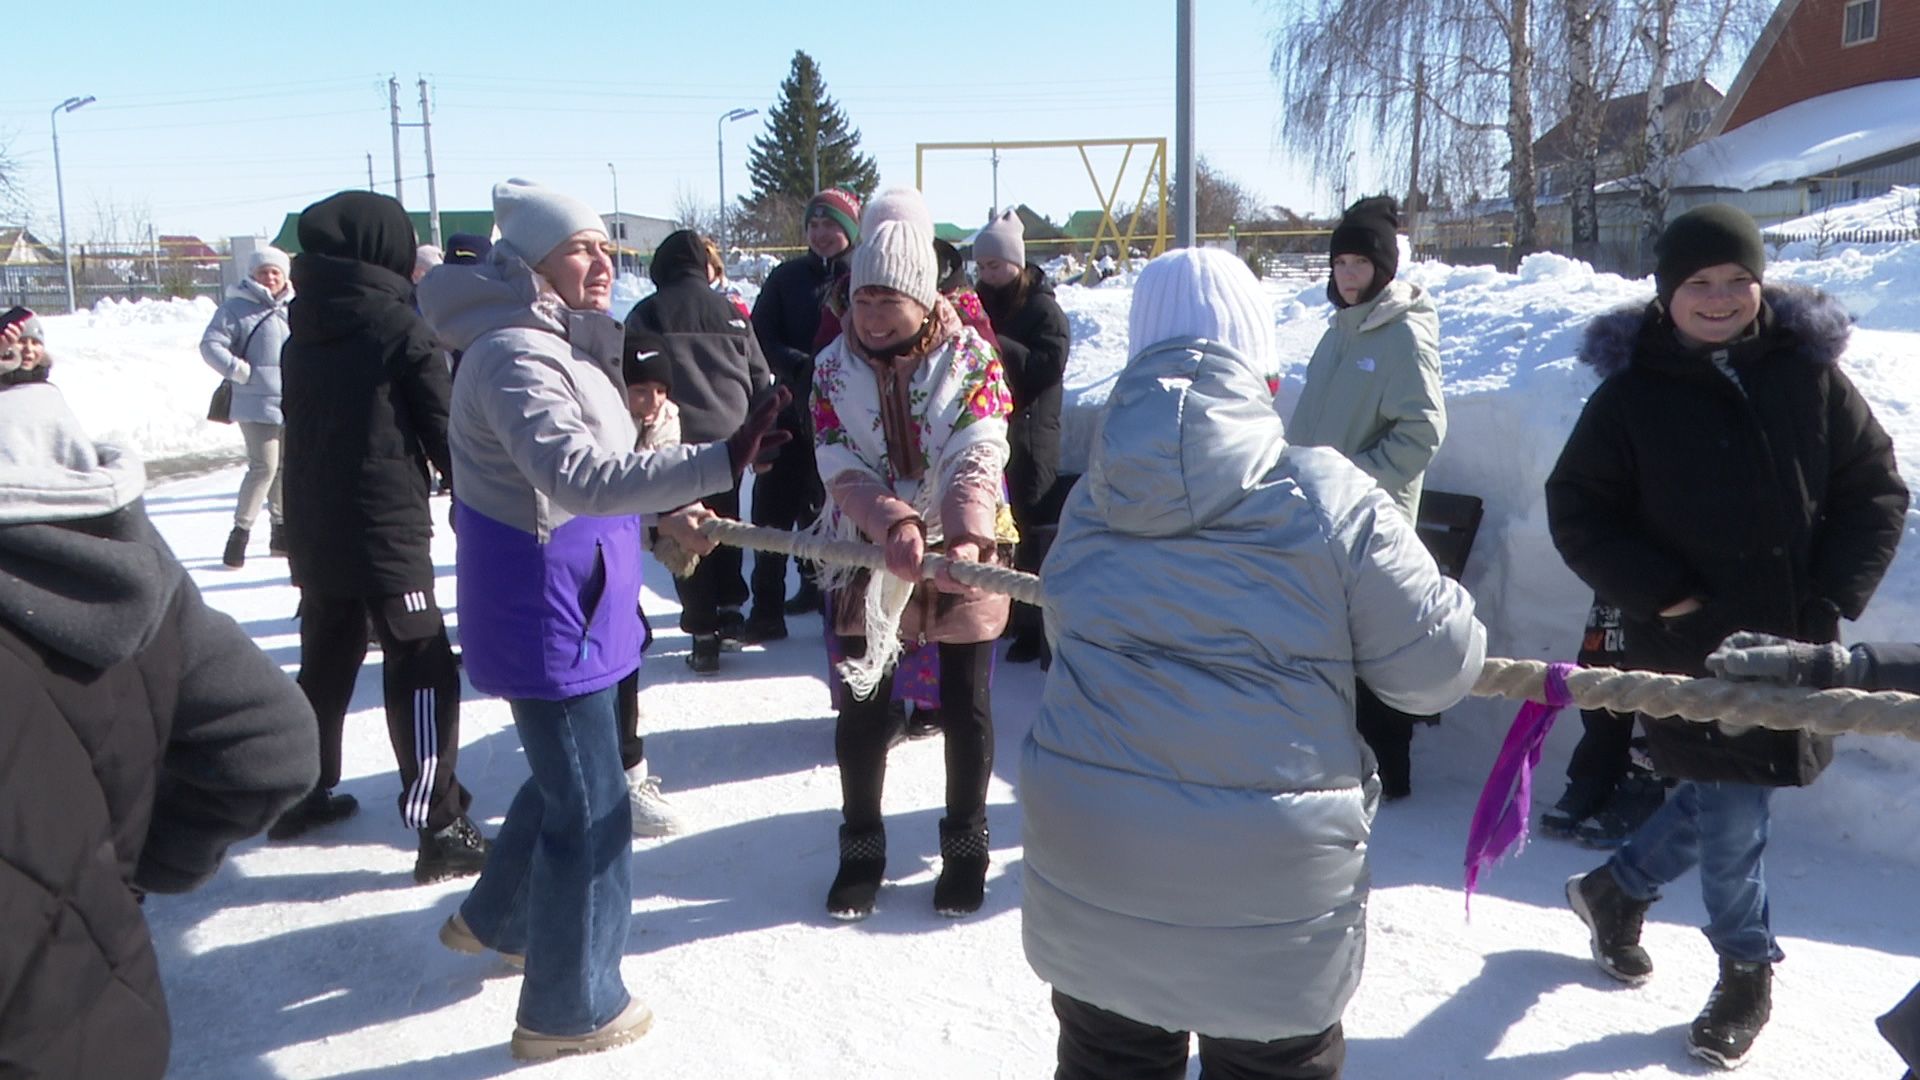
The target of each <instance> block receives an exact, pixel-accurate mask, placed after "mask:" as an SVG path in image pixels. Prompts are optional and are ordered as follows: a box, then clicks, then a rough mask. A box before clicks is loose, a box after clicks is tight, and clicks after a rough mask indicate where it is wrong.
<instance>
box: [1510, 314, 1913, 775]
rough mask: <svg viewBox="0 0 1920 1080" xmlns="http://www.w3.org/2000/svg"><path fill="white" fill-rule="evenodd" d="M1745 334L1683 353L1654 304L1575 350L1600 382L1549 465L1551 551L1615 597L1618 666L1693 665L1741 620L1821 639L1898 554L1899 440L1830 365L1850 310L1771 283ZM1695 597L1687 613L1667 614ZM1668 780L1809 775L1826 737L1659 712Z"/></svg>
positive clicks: (1682, 668)
mask: <svg viewBox="0 0 1920 1080" xmlns="http://www.w3.org/2000/svg"><path fill="white" fill-rule="evenodd" d="M1764 301H1765V302H1764V304H1763V305H1762V308H1761V313H1760V318H1759V321H1758V323H1757V326H1756V328H1755V331H1754V333H1752V334H1751V335H1749V336H1748V337H1746V338H1743V339H1741V340H1740V341H1738V342H1735V343H1733V344H1731V345H1729V346H1727V347H1725V348H1724V349H1722V350H1718V351H1719V352H1721V353H1724V356H1723V357H1722V359H1723V360H1724V362H1725V363H1726V364H1727V365H1729V366H1730V368H1731V371H1732V372H1733V374H1734V376H1736V377H1737V379H1738V382H1737V383H1736V382H1735V380H1734V378H1730V377H1729V376H1728V375H1727V374H1725V373H1723V372H1722V371H1721V370H1720V369H1719V368H1718V367H1717V366H1716V365H1715V363H1714V353H1713V351H1693V350H1689V349H1687V348H1686V347H1684V346H1683V345H1682V343H1681V342H1680V340H1679V339H1678V338H1677V337H1676V336H1675V331H1674V329H1673V326H1672V323H1671V322H1670V321H1669V320H1668V319H1667V317H1666V316H1665V314H1664V313H1662V312H1661V311H1660V309H1659V308H1658V306H1657V305H1649V306H1646V307H1634V308H1626V309H1622V310H1619V311H1616V312H1613V313H1611V314H1608V315H1603V316H1601V317H1600V318H1598V319H1596V320H1594V322H1593V323H1592V324H1591V325H1589V326H1588V328H1587V333H1586V338H1585V340H1584V342H1583V343H1582V346H1581V351H1580V358H1581V360H1582V361H1583V362H1584V363H1587V364H1589V365H1591V366H1592V367H1593V368H1594V370H1596V371H1597V372H1599V374H1600V376H1601V378H1602V380H1603V381H1602V382H1601V384H1600V386H1599V387H1598V388H1597V389H1595V390H1594V392H1593V395H1592V396H1591V397H1590V398H1589V399H1588V400H1587V405H1586V408H1585V409H1584V410H1583V411H1582V413H1581V415H1580V419H1579V421H1578V422H1577V423H1576V424H1575V425H1574V429H1573V432H1572V434H1571V435H1569V436H1568V438H1567V444H1566V447H1565V448H1564V449H1563V450H1562V451H1561V454H1560V460H1559V462H1558V463H1557V464H1556V465H1555V466H1554V469H1553V473H1552V475H1551V476H1549V477H1548V479H1547V488H1546V495H1547V518H1548V525H1549V527H1550V528H1551V530H1552V534H1553V541H1554V546H1555V547H1557V548H1558V549H1559V551H1560V554H1561V557H1562V558H1564V559H1565V560H1566V562H1567V566H1568V567H1570V568H1571V569H1572V570H1573V572H1574V573H1576V574H1578V575H1580V577H1581V579H1582V580H1584V581H1585V582H1586V583H1587V584H1588V585H1590V586H1592V587H1593V590H1594V592H1595V593H1597V594H1598V595H1599V597H1600V599H1601V600H1602V601H1603V602H1606V603H1609V604H1614V605H1617V606H1619V607H1620V608H1621V610H1622V629H1623V630H1624V633H1625V638H1626V641H1625V645H1626V655H1625V661H1624V662H1625V665H1626V666H1628V667H1631V668H1639V669H1645V670H1652V671H1666V672H1674V673H1678V674H1684V675H1704V674H1706V668H1705V665H1704V660H1705V658H1706V655H1707V653H1708V652H1710V651H1712V649H1713V647H1714V646H1715V645H1716V644H1718V643H1719V642H1720V640H1721V639H1722V638H1724V637H1725V636H1726V635H1728V634H1730V633H1732V632H1734V631H1736V630H1757V631H1762V632H1765V633H1773V634H1780V635H1784V636H1787V637H1796V638H1801V639H1804V640H1808V641H1832V640H1834V639H1835V637H1836V636H1837V634H1838V625H1839V619H1840V617H1841V616H1845V617H1847V618H1850V619H1851V618H1858V617H1859V616H1860V614H1861V612H1862V611H1863V610H1864V609H1865V608H1866V605H1867V601H1868V600H1869V599H1870V598H1871V597H1872V596H1873V592H1874V589H1875V588H1876V587H1877V586H1878V585H1879V583H1880V578H1881V576H1882V575H1884V574H1885V573H1886V570H1887V567H1888V565H1889V564H1890V563H1891V562H1892V561H1893V554H1894V550H1895V548H1896V547H1897V546H1898V544H1899V542H1900V535H1901V531H1902V528H1903V522H1904V519H1905V514H1906V509H1907V487H1906V484H1905V483H1903V482H1902V481H1901V479H1900V474H1899V472H1898V470H1897V469H1896V468H1895V465H1894V456H1893V443H1892V441H1891V440H1890V439H1889V438H1888V437H1887V433H1886V432H1885V431H1884V430H1882V429H1881V427H1880V424H1879V422H1878V421H1876V420H1875V419H1874V417H1873V413H1872V411H1871V410H1870V409H1869V408H1868V406H1867V403H1866V400H1865V399H1864V398H1862V397H1861V396H1860V393H1859V391H1858V390H1856V389H1855V388H1854V386H1853V383H1852V382H1851V381H1850V380H1848V378H1847V377H1846V375H1845V373H1843V372H1842V371H1841V370H1840V367H1839V360H1840V357H1841V354H1842V353H1843V352H1844V351H1845V349H1846V342H1847V337H1848V334H1849V333H1850V319H1849V317H1848V315H1847V313H1846V311H1845V309H1844V308H1842V307H1841V306H1840V304H1839V303H1838V302H1837V301H1835V300H1833V299H1832V298H1831V297H1828V296H1827V295H1825V294H1824V293H1820V292H1818V291H1816V290H1812V289H1805V288H1774V287H1769V288H1768V289H1766V291H1765V294H1764ZM1689 597H1695V598H1698V599H1700V600H1701V601H1702V603H1703V607H1702V608H1701V610H1699V611H1698V612H1695V613H1693V614H1689V615H1682V616H1678V617H1674V618H1662V617H1661V615H1660V612H1661V611H1662V610H1665V609H1666V608H1669V607H1671V606H1673V605H1675V604H1677V603H1679V602H1681V601H1683V600H1686V599H1688V598H1689ZM1647 729H1648V744H1649V749H1650V751H1651V753H1652V756H1653V760H1654V765H1655V767H1656V768H1658V769H1659V771H1660V772H1662V773H1663V774H1665V775H1668V776H1676V777H1682V778H1687V779H1696V780H1733V781H1741V782H1747V783H1759V784H1771V785H1792V784H1805V783H1809V782H1811V781H1812V780H1813V778H1814V777H1815V776H1817V775H1818V774H1819V772H1820V770H1821V769H1822V768H1824V767H1825V765H1826V763H1827V762H1828V761H1829V760H1830V759H1831V756H1832V749H1831V740H1828V739H1824V738H1819V737H1814V736H1809V735H1807V734H1806V733H1804V732H1801V733H1793V732H1776V731H1767V730H1761V729H1754V730H1752V731H1750V732H1748V733H1745V734H1741V735H1737V736H1735V735H1729V734H1727V733H1725V732H1723V731H1722V730H1721V729H1720V728H1719V727H1717V726H1716V725H1712V724H1695V723H1690V722H1687V721H1683V720H1677V719H1663V720H1651V721H1649V722H1648V724H1647Z"/></svg>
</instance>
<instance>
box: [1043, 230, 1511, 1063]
mask: <svg viewBox="0 0 1920 1080" xmlns="http://www.w3.org/2000/svg"><path fill="white" fill-rule="evenodd" d="M1272 325H1273V316H1272V311H1271V308H1270V306H1269V305H1268V304H1267V303H1266V300H1265V297H1264V296H1262V294H1261V293H1260V289H1259V285H1258V283H1257V282H1255V281H1254V279H1253V275H1252V274H1251V273H1249V272H1248V270H1247V268H1246V267H1245V265H1243V264H1241V263H1240V262H1239V261H1238V260H1236V259H1234V258H1233V257H1231V256H1230V255H1227V254H1225V253H1224V252H1220V251H1215V250H1194V249H1184V250H1180V251H1174V252H1170V253H1168V254H1166V255H1163V256H1161V257H1160V258H1158V259H1156V260H1154V261H1153V262H1152V263H1150V264H1148V266H1147V268H1146V269H1145V270H1144V271H1143V272H1142V273H1141V275H1140V279H1139V281H1138V283H1137V284H1136V285H1135V288H1134V297H1133V312H1132V316H1131V340H1132V343H1133V344H1132V349H1133V353H1134V355H1133V358H1132V360H1131V361H1130V362H1129V363H1128V365H1127V369H1126V370H1125V371H1124V372H1122V373H1121V375H1120V378H1119V380H1118V381H1117V382H1116V383H1115V385H1114V389H1113V394H1112V396H1111V398H1110V399H1109V402H1108V406H1107V414H1106V418H1105V424H1104V427H1103V429H1102V431H1101V434H1100V436H1099V441H1098V442H1097V443H1096V445H1095V447H1094V450H1093V453H1092V455H1091V462H1090V465H1089V468H1088V470H1087V473H1086V476H1085V478H1084V479H1083V480H1082V481H1081V482H1080V484H1079V485H1077V486H1076V487H1075V488H1074V491H1073V494H1072V495H1071V496H1070V497H1069V498H1068V501H1067V505H1066V507H1065V509H1064V511H1063V513H1062V517H1061V522H1060V533H1059V537H1058V538H1057V539H1056V540H1055V542H1054V547H1053V551H1052V553H1051V554H1050V555H1049V556H1048V558H1047V561H1046V564H1045V568H1044V571H1043V573H1042V580H1043V582H1044V587H1045V601H1046V607H1047V629H1048V633H1049V634H1050V635H1051V636H1052V639H1053V640H1052V646H1053V656H1054V662H1053V668H1052V670H1051V672H1050V673H1049V675H1048V679H1047V685H1046V690H1045V693H1044V695H1043V697H1042V699H1041V707H1040V715H1039V717H1038V718H1037V719H1036V721H1035V722H1034V726H1033V730H1032V733H1031V734H1030V735H1029V737H1028V739H1027V742H1026V746H1025V751H1024V754H1023V755H1022V760H1021V770H1020V802H1021V806H1022V808H1023V811H1024V813H1025V836H1024V842H1025V847H1026V877H1025V885H1024V896H1023V898H1022V903H1021V914H1022V918H1023V929H1022V932H1023V935H1024V938H1025V943H1026V952H1027V959H1028V961H1029V962H1030V963H1031V964H1032V965H1033V968H1034V971H1035V972H1036V973H1038V974H1039V975H1040V977H1041V978H1042V979H1045V980H1046V981H1047V982H1049V983H1051V984H1052V985H1053V987H1054V998H1053V1000H1054V1009H1055V1011H1056V1012H1057V1013H1058V1014H1059V1017H1060V1024H1061V1036H1060V1069H1059V1072H1058V1073H1057V1074H1056V1075H1057V1076H1059V1077H1061V1078H1062V1080H1080V1078H1092V1077H1108V1076H1114V1075H1120V1074H1121V1072H1120V1066H1121V1063H1122V1058H1121V1057H1120V1056H1118V1055H1120V1054H1121V1051H1120V1050H1118V1049H1117V1048H1118V1047H1121V1046H1131V1047H1135V1048H1138V1050H1139V1051H1140V1053H1142V1054H1151V1055H1152V1057H1153V1060H1155V1061H1156V1062H1164V1063H1167V1064H1168V1066H1169V1071H1168V1072H1167V1073H1166V1074H1165V1075H1185V1072H1184V1066H1182V1065H1180V1064H1179V1063H1183V1062H1184V1061H1185V1060H1186V1050H1187V1040H1188V1034H1187V1033H1188V1032H1198V1033H1199V1035H1200V1055H1201V1059H1202V1062H1203V1070H1205V1071H1207V1072H1208V1073H1212V1072H1213V1070H1215V1069H1220V1070H1223V1071H1224V1072H1226V1073H1231V1074H1232V1075H1235V1076H1288V1077H1320V1078H1327V1077H1335V1076H1338V1075H1339V1069H1340V1063H1341V1061H1342V1060H1343V1057H1344V1052H1345V1050H1344V1047H1345V1043H1344V1041H1343V1037H1342V1035H1341V1031H1340V1016H1341V1013H1342V1012H1343V1011H1344V1010H1345V1008H1346V1003H1347V1000H1348V999H1349V998H1350V997H1351V996H1352V995H1353V992H1354V989H1355V987H1356V986H1357V985H1358V983H1359V980H1360V967H1361V959H1362V954H1363V952H1364V941H1365V929H1366V928H1365V913H1366V901H1367V882H1368V874H1367V855H1366V852H1367V836H1368V832H1369V830H1370V827H1371V824H1372V821H1373V815H1374V811H1375V808H1376V807H1377V805H1378V802H1379V797H1380V781H1379V778H1378V776H1377V774H1376V771H1375V763H1374V761H1373V758H1372V756H1371V755H1370V754H1369V753H1368V751H1367V748H1366V745H1365V744H1364V743H1363V742H1362V740H1361V738H1360V735H1359V732H1358V731H1357V730H1356V729H1355V726H1354V687H1355V681H1356V679H1357V678H1358V679H1365V680H1366V681H1367V683H1368V684H1369V685H1371V686H1372V687H1373V689H1374V692H1375V693H1377V694H1378V695H1379V696H1380V697H1381V699H1382V700H1384V701H1386V702H1388V703H1389V704H1391V705H1393V706H1395V707H1397V708H1401V709H1405V710H1408V711H1412V712H1433V711H1437V710H1440V709H1444V708H1446V707H1448V706H1449V705H1451V704H1453V703H1454V702H1456V701H1458V700H1459V699H1460V698H1461V697H1463V696H1465V694H1466V693H1467V691H1468V689H1469V688H1470V687H1471V686H1472V685H1473V682H1474V680H1475V679H1476V678H1477V677H1478V675H1479V672H1480V667H1481V664H1482V662H1483V660H1484V658H1485V655H1486V631H1485V630H1484V629H1483V628H1482V627H1481V625H1480V623H1479V621H1478V620H1477V619H1475V618H1474V610H1473V600H1472V598H1471V597H1470V596H1468V595H1467V593H1466V591H1465V590H1463V589H1462V588H1461V587H1460V586H1459V585H1458V584H1457V583H1455V582H1452V581H1449V580H1448V579H1446V578H1444V577H1442V576H1441V575H1440V571H1439V569H1438V568H1437V567H1436V566H1435V565H1434V562H1433V559H1432V557H1431V556H1430V555H1428V554H1427V551H1426V549H1425V548H1424V547H1423V546H1422V545H1421V542H1420V540H1419V538H1418V537H1417V536H1416V535H1415V534H1414V529H1413V525H1412V523H1411V522H1409V521H1408V520H1407V518H1406V516H1405V515H1404V514H1402V513H1401V512H1400V511H1399V510H1398V509H1397V508H1396V507H1395V505H1394V503H1393V502H1392V500H1391V499H1389V498H1388V497H1387V495H1386V494H1385V493H1383V492H1382V491H1381V490H1380V489H1379V487H1378V486H1377V485H1376V484H1375V483H1374V482H1373V481H1372V480H1371V479H1369V478H1368V477H1367V476H1366V475H1365V474H1364V473H1362V472H1361V471H1360V470H1359V469H1357V468H1355V467H1354V466H1353V465H1352V464H1350V463H1349V462H1347V461H1346V460H1345V459H1344V458H1342V457H1341V456H1340V455H1339V454H1337V453H1334V452H1333V451H1331V450H1327V449H1310V448H1304V447H1294V446H1289V445H1288V443H1287V440H1286V438H1285V437H1284V435H1283V434H1282V430H1281V423H1280V419H1279V417H1278V416H1276V415H1275V414H1274V411H1273V397H1272V394H1271V393H1270V392H1269V391H1268V388H1267V383H1266V380H1265V373H1266V372H1268V371H1269V370H1272V368H1273V366H1274V356H1273V349H1274V345H1273V337H1272ZM1125 1060H1127V1061H1134V1060H1136V1059H1134V1058H1126V1059H1125ZM1176 1069H1177V1071H1175V1070H1176ZM1289 1070H1291V1071H1289ZM1127 1075H1148V1074H1146V1073H1137V1074H1136V1073H1129V1074H1127ZM1152 1075H1161V1074H1159V1073H1154V1074H1152Z"/></svg>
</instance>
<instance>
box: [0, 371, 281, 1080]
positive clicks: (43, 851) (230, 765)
mask: <svg viewBox="0 0 1920 1080" xmlns="http://www.w3.org/2000/svg"><path fill="white" fill-rule="evenodd" d="M3 353H4V350H0V373H4V371H5V369H6V366H7V364H8V360H7V359H6V357H5V356H4V355H3ZM144 487H145V476H144V473H143V471H142V469H141V465H140V462H139V461H138V460H137V459H135V458H134V457H133V456H132V455H130V454H128V453H126V452H124V451H122V450H119V449H117V448H115V447H111V446H95V445H94V444H93V443H92V442H91V441H90V440H89V439H88V438H87V436H86V433H85V432H84V431H82V430H81V428H80V425H79V422H78V421H77V420H75V419H74V417H73V414H72V413H71V412H70V411H69V410H68V409H67V405H66V401H65V400H64V399H63V398H62V397H61V395H60V392H59V391H58V390H56V389H54V388H53V387H51V386H47V385H10V384H6V383H4V382H0V492H3V493H4V494H0V699H3V700H4V701H5V702H6V705H5V706H4V708H0V714H4V716H5V720H4V722H3V723H0V730H3V731H4V734H0V744H3V745H4V746H5V750H4V752H0V823H4V824H3V825H0V924H4V926H5V927H6V929H5V930H4V932H0V1076H7V1077H22V1078H47V1080H54V1078H66V1077H95V1076H101V1077H105V1076H111V1077H117V1078H128V1080H142V1078H149V1077H156V1078H157V1077H159V1076H161V1075H163V1074H164V1073H165V1072H166V1068H167V1052H168V1047H169V1045H170V1042H171V1036H170V1034H169V1032H168V1025H167V1007H166V999H165V996H164V994H163V993H162V990H161V982H160V973H159V971H158V968H157V966H156V963H155V958H154V953H153V941H152V938H151V937H150V936H149V934H148V930H147V925H146V919H145V918H144V917H143V916H142V915H141V912H140V907H139V904H138V903H137V902H136V901H137V898H138V896H139V895H140V894H141V893H142V892H165V893H173V892H185V891H187V890H188V889H192V888H194V887H195V886H197V885H199V884H201V883H202V882H204V881H205V880H206V879H207V878H209V877H211V876H212V875H213V872H214V870H215V869H216V868H218V866H219V865H220V859H221V857H222V855H223V854H224V853H225V852H226V849H227V847H228V845H230V844H232V843H234V842H235V841H238V840H241V839H244V838H246V837H248V836H251V835H253V834H254V833H257V832H259V831H260V830H261V829H263V828H265V827H266V825H267V823H268V822H270V821H272V820H273V819H274V816H275V815H276V814H278V813H280V811H282V810H284V809H286V807H287V806H288V805H289V804H291V803H292V802H293V801H294V800H295V799H297V798H299V797H300V796H301V795H302V794H304V793H305V792H306V791H307V790H308V789H309V788H311V787H312V786H313V778H314V729H313V720H312V716H311V713H310V712H309V710H308V708H307V704H306V701H305V699H303V698H302V697H301V695H300V691H299V690H298V689H297V688H296V687H295V686H294V685H293V683H292V682H290V681H288V679H287V677H286V676H285V675H283V674H281V673H280V670H279V669H278V668H277V667H276V666H275V665H274V663H273V661H271V660H269V659H268V658H267V656H266V655H265V654H264V653H262V652H261V651H260V650H259V649H257V648H255V647H254V645H253V643H252V642H251V641H249V640H247V637H246V635H245V634H244V633H243V632H242V631H241V630H240V628H239V627H238V626H236V625H235V624H234V622H233V620H232V619H229V618H227V617H226V616H225V615H222V614H220V613H218V612H216V611H213V610H212V609H210V608H208V607H207V606H206V605H205V604H204V603H202V602H201V599H200V593H199V590H197V589H196V588H194V585H193V582H192V581H191V580H189V579H188V577H187V574H186V571H185V570H183V569H182V568H181V566H180V564H179V562H178V561H176V560H175V559H174V557H173V553H172V552H171V551H169V550H168V548H167V545H166V542H165V541H164V540H162V539H161V538H160V535H159V533H157V532H155V531H154V528H153V525H152V523H151V522H150V521H148V520H147V515H146V511H145V509H144V508H143V507H142V505H141V502H140V495H141V491H142V489H143V488H144Z"/></svg>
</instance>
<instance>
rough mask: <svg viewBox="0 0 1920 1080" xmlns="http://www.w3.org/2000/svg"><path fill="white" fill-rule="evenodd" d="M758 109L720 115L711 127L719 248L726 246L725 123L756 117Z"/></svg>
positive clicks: (737, 110) (733, 111)
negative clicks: (717, 173) (715, 156)
mask: <svg viewBox="0 0 1920 1080" xmlns="http://www.w3.org/2000/svg"><path fill="white" fill-rule="evenodd" d="M759 114H760V110H759V109H734V110H731V111H729V112H725V113H721V114H720V119H719V120H718V121H716V122H715V123H714V125H713V132H714V135H715V140H714V141H715V142H717V143H719V146H720V151H719V157H720V237H719V240H720V246H721V247H722V248H725V247H726V246H727V121H729V120H745V119H746V118H747V117H749V116H758V115H759Z"/></svg>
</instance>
